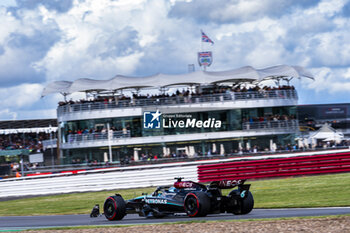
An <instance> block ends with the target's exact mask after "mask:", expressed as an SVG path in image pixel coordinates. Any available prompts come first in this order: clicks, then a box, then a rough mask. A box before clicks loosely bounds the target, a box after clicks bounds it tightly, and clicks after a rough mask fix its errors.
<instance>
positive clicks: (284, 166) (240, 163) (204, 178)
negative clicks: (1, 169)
mask: <svg viewBox="0 0 350 233" xmlns="http://www.w3.org/2000/svg"><path fill="white" fill-rule="evenodd" d="M346 171H348V172H350V149H343V150H327V151H312V152H298V153H286V154H270V155H259V156H244V157H239V158H223V159H213V160H200V161H191V162H177V163H164V164H154V165H139V166H129V167H113V168H103V169H94V170H76V171H67V172H65V173H57V174H49V173H48V174H41V175H40V176H26V177H21V178H8V179H4V180H0V199H8V198H13V197H23V196H37V195H52V194H60V193H72V192H91V191H102V190H117V189H126V188H142V187H151V186H159V185H171V184H172V183H173V182H174V177H184V178H185V179H186V180H193V181H200V182H209V181H212V180H220V179H221V180H222V179H242V178H249V179H251V178H254V179H257V178H265V177H278V176H295V175H309V174H321V173H334V172H346Z"/></svg>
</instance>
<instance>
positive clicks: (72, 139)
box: [67, 130, 130, 144]
mask: <svg viewBox="0 0 350 233" xmlns="http://www.w3.org/2000/svg"><path fill="white" fill-rule="evenodd" d="M117 138H130V130H125V131H122V130H121V131H113V133H111V134H110V139H117ZM95 140H108V133H107V132H105V133H101V132H99V133H83V134H68V135H67V141H68V142H67V143H70V144H72V143H76V142H86V141H95Z"/></svg>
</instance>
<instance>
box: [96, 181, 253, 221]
mask: <svg viewBox="0 0 350 233" xmlns="http://www.w3.org/2000/svg"><path fill="white" fill-rule="evenodd" d="M175 179H177V181H176V182H175V183H174V185H173V186H159V187H157V189H156V190H155V191H154V192H153V193H152V194H150V195H147V194H143V195H142V196H139V197H136V198H134V199H130V200H127V201H124V199H123V198H122V196H121V195H119V194H115V196H110V197H108V198H107V199H106V201H105V203H104V206H103V211H104V215H105V217H106V218H107V219H108V220H110V221H112V220H121V219H122V218H123V217H124V216H125V215H126V214H128V213H129V214H130V213H137V214H139V215H140V216H143V217H155V218H161V217H164V216H167V215H174V214H176V213H186V214H187V215H188V216H190V217H204V216H206V215H207V214H215V213H225V212H227V213H233V214H248V213H249V212H250V211H251V210H252V209H253V206H254V199H253V195H252V194H251V192H250V191H249V188H250V184H244V182H245V180H222V181H213V182H211V183H210V184H209V185H204V184H200V183H196V182H193V181H182V178H175ZM236 186H237V189H234V190H232V191H231V192H230V193H229V194H228V195H227V196H223V195H222V194H221V189H231V188H234V187H236ZM92 217H94V216H92Z"/></svg>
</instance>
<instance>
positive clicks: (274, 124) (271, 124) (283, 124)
mask: <svg viewBox="0 0 350 233" xmlns="http://www.w3.org/2000/svg"><path fill="white" fill-rule="evenodd" d="M298 126H299V125H298V121H297V120H278V121H261V122H244V123H243V124H242V129H243V130H265V129H296V128H298Z"/></svg>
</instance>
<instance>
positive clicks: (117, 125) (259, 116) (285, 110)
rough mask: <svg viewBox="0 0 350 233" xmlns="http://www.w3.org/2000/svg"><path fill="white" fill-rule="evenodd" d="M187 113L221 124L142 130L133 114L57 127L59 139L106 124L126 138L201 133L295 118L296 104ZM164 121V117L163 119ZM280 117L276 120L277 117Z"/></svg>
mask: <svg viewBox="0 0 350 233" xmlns="http://www.w3.org/2000/svg"><path fill="white" fill-rule="evenodd" d="M184 114H190V115H191V116H192V119H193V118H195V119H197V120H202V121H205V120H207V119H215V120H220V121H221V127H219V128H215V127H211V128H204V127H202V128H196V127H194V128H179V127H172V128H164V127H162V128H160V129H152V130H150V129H146V128H144V127H143V116H135V117H118V118H100V119H88V120H77V121H69V122H61V123H60V125H59V127H60V130H61V141H62V142H63V143H65V142H67V141H68V135H70V134H77V133H79V131H80V132H81V131H85V132H89V133H92V132H101V131H102V130H103V129H106V128H107V124H109V125H110V127H111V128H112V129H113V130H115V131H123V130H125V129H126V130H130V137H145V136H160V135H176V134H189V133H204V132H219V131H234V130H242V124H243V123H244V122H246V121H249V122H252V123H253V122H262V121H272V120H274V119H273V118H274V117H276V116H278V117H280V118H281V119H282V116H283V119H282V120H288V119H295V116H296V107H295V106H285V107H266V108H250V109H231V110H220V111H205V112H195V113H184ZM186 119H187V118H181V117H180V118H176V120H184V121H186ZM164 120H165V121H166V120H167V119H165V118H164ZM279 120H280V119H279Z"/></svg>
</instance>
